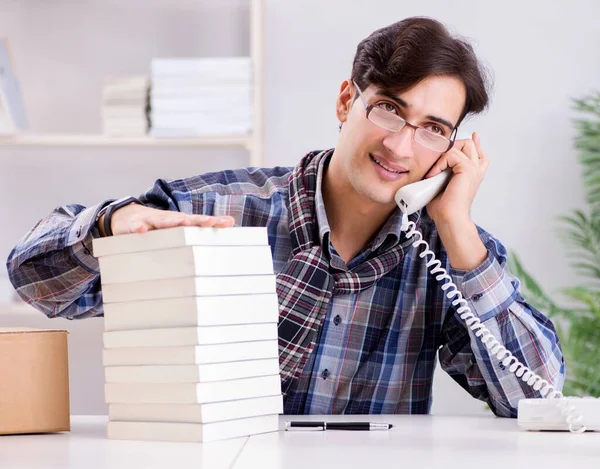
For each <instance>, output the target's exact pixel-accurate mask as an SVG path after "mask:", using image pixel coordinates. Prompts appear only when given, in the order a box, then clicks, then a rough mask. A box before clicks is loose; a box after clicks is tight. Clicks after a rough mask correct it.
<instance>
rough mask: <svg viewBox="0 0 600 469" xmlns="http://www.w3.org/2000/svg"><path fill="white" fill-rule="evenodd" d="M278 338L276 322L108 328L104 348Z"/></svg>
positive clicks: (223, 342)
mask: <svg viewBox="0 0 600 469" xmlns="http://www.w3.org/2000/svg"><path fill="white" fill-rule="evenodd" d="M273 339H277V323H276V322H272V323H265V324H234V325H228V326H203V327H172V328H166V329H139V330H133V331H132V330H129V331H108V332H105V333H104V348H121V347H179V346H183V345H209V344H230V343H233V342H251V341H254V340H273Z"/></svg>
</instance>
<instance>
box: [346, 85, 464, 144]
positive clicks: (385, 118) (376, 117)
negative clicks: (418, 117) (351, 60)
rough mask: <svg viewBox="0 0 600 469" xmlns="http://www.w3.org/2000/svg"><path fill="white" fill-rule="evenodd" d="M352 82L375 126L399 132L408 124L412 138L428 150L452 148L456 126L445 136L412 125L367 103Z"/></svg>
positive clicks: (368, 117)
mask: <svg viewBox="0 0 600 469" xmlns="http://www.w3.org/2000/svg"><path fill="white" fill-rule="evenodd" d="M353 83H354V86H356V90H357V91H358V95H359V96H360V97H361V99H362V102H363V104H364V105H365V110H366V111H367V119H369V120H370V121H371V122H372V123H373V124H375V125H376V126H378V127H381V128H382V129H385V130H389V131H390V132H400V131H401V130H402V129H403V128H404V127H405V126H409V127H411V128H413V129H415V132H414V135H413V139H414V141H415V142H416V143H418V144H419V145H421V146H423V147H425V148H427V149H429V150H433V151H437V152H440V153H445V152H447V151H448V150H450V149H451V148H452V145H454V139H455V138H456V133H457V130H458V129H457V128H456V127H455V128H454V129H453V130H452V134H451V135H450V138H446V137H444V136H443V135H441V134H437V133H435V132H432V131H431V130H428V129H426V128H424V127H419V126H417V125H413V124H411V123H410V122H406V121H405V120H404V119H403V118H402V117H400V116H399V115H398V114H394V113H393V112H390V111H386V110H385V109H383V108H382V107H379V106H374V105H373V104H369V103H367V100H366V99H365V97H364V95H363V94H362V91H361V90H360V88H359V87H358V85H357V84H356V82H354V81H353Z"/></svg>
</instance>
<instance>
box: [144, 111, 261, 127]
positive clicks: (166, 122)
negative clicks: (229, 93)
mask: <svg viewBox="0 0 600 469" xmlns="http://www.w3.org/2000/svg"><path fill="white" fill-rule="evenodd" d="M169 114H170V115H162V114H157V113H154V112H153V113H152V118H151V119H152V126H153V127H158V128H161V129H169V128H175V129H177V128H187V127H194V128H199V129H207V130H209V129H210V130H217V129H228V128H230V127H231V128H235V127H237V126H242V125H247V126H249V125H250V124H251V122H252V113H251V111H250V110H249V109H246V110H242V111H240V113H237V112H234V111H232V112H231V114H230V115H226V114H216V113H213V112H212V111H206V112H205V113H197V112H194V113H192V112H190V113H187V114H188V115H185V114H183V113H177V114H176V113H169Z"/></svg>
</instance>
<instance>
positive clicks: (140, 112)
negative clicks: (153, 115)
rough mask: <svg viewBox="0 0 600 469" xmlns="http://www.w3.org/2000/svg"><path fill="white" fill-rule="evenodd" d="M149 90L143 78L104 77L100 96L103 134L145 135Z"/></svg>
mask: <svg viewBox="0 0 600 469" xmlns="http://www.w3.org/2000/svg"><path fill="white" fill-rule="evenodd" d="M149 88H150V83H149V80H148V77H146V76H138V75H130V76H109V77H106V78H105V80H104V90H103V95H102V124H103V128H104V135H107V136H110V137H143V136H145V135H147V134H148V127H149V123H148V110H149V99H150V98H149V96H150V95H149V93H150V89H149Z"/></svg>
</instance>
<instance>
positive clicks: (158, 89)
mask: <svg viewBox="0 0 600 469" xmlns="http://www.w3.org/2000/svg"><path fill="white" fill-rule="evenodd" d="M151 69H152V72H151V75H152V91H151V92H150V108H151V121H152V126H151V129H150V135H151V136H153V137H156V138H175V137H196V136H214V135H228V134H247V133H249V132H251V131H252V121H253V112H254V110H253V99H252V98H253V96H252V95H253V93H252V61H251V60H250V58H249V57H219V58H191V59H175V58H174V59H167V58H164V59H153V60H152V64H151Z"/></svg>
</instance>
